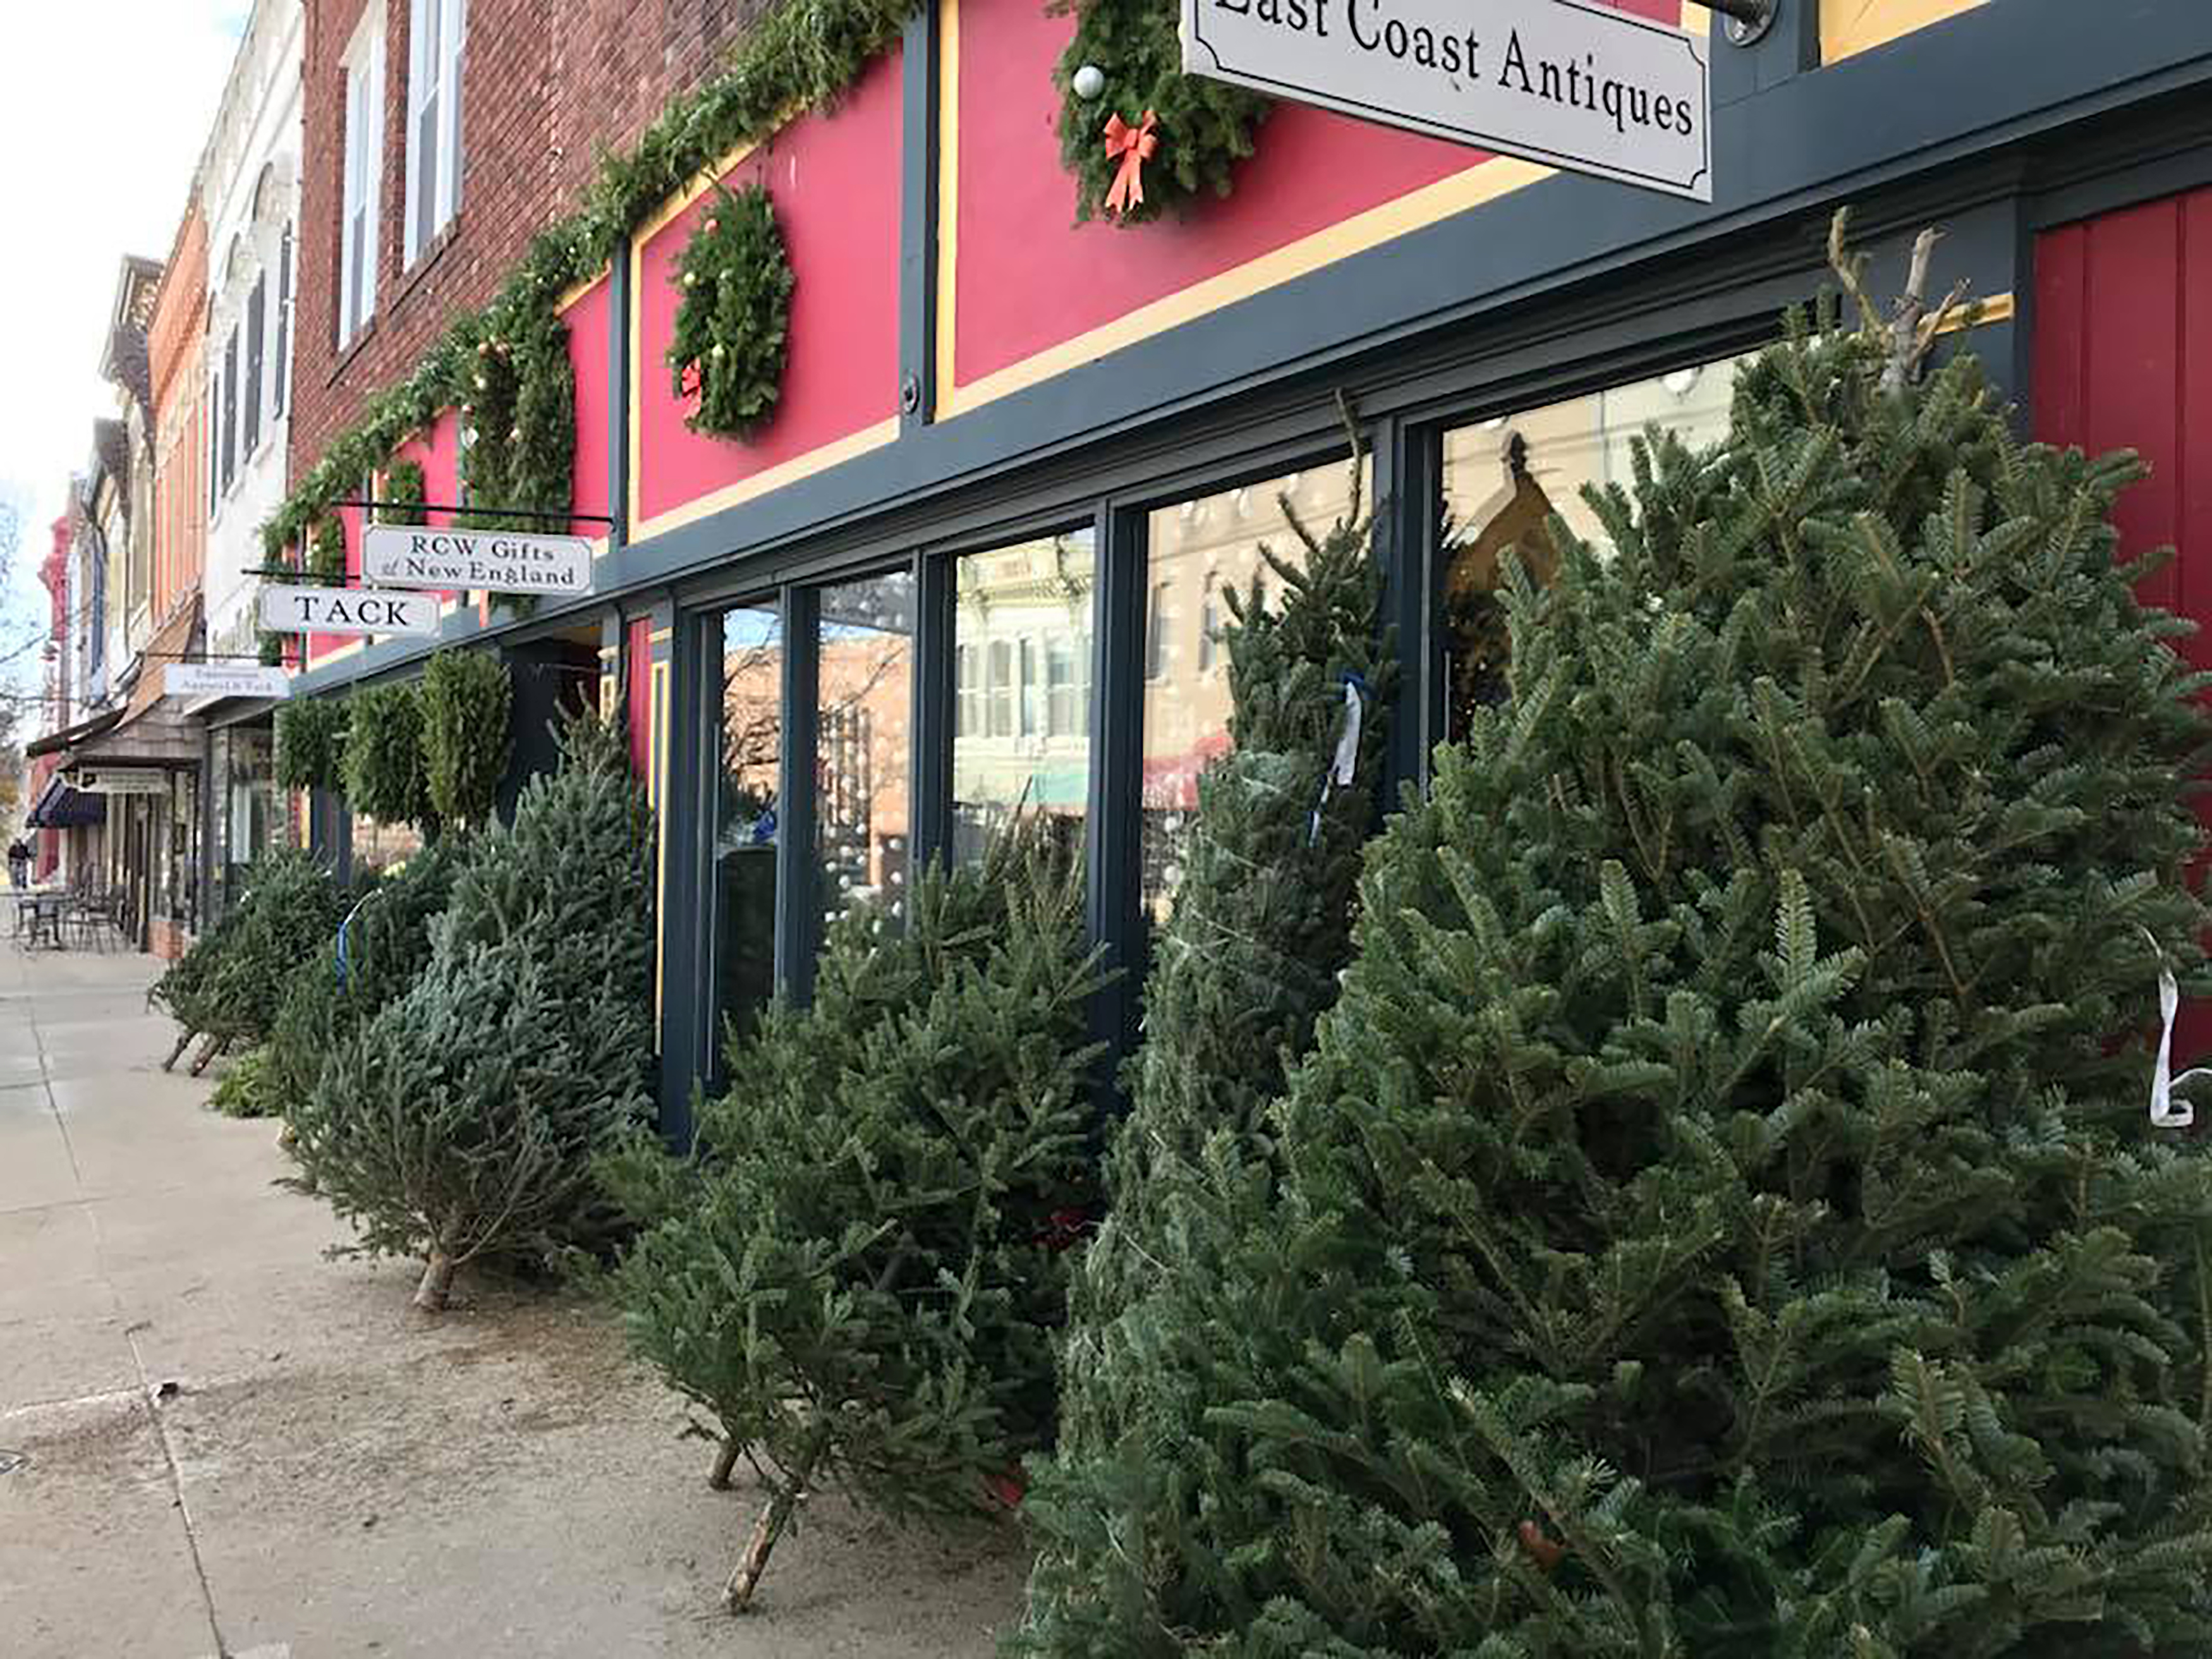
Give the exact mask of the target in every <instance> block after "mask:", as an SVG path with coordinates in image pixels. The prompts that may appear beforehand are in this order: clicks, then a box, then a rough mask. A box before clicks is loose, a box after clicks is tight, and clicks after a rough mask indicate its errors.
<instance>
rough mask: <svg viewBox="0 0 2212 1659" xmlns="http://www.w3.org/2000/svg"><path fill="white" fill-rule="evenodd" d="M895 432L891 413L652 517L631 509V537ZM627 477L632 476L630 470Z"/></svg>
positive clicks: (757, 491)
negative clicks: (641, 517) (642, 516)
mask: <svg viewBox="0 0 2212 1659" xmlns="http://www.w3.org/2000/svg"><path fill="white" fill-rule="evenodd" d="M898 435H899V422H898V417H897V416H896V415H894V416H892V417H891V418H890V420H888V421H878V422H877V423H876V424H875V425H873V426H870V427H863V428H860V431H858V432H854V433H852V434H849V435H847V436H845V437H842V438H839V439H836V441H832V442H830V443H826V444H821V445H817V447H814V448H812V449H810V450H808V451H807V452H806V453H805V454H804V455H794V456H793V457H792V458H791V459H789V460H787V461H786V462H784V463H783V464H782V465H780V466H772V467H769V469H768V470H767V471H764V472H756V473H754V474H753V476H752V477H750V478H740V479H738V481H737V483H732V484H725V485H723V486H722V488H721V489H714V490H709V491H708V493H707V494H706V495H697V496H694V497H693V498H692V499H691V500H690V501H685V502H684V504H683V505H682V506H680V507H670V508H669V509H668V511H666V512H665V513H659V514H657V515H656V516H654V517H653V518H650V519H647V520H642V521H635V508H633V520H634V522H633V527H632V528H631V531H630V537H631V539H633V540H635V541H643V540H645V539H646V538H647V537H649V536H658V535H661V534H663V533H664V532H667V531H671V530H675V529H678V528H679V527H680V526H684V525H687V524H690V523H691V522H692V521H693V520H695V519H703V518H705V517H706V516H707V514H708V513H719V512H720V511H721V510H722V509H723V508H724V507H735V506H736V505H737V504H738V502H740V501H751V500H753V499H754V498H755V497H757V496H760V495H767V494H768V493H769V491H771V490H775V489H782V488H783V487H784V486H785V485H786V484H789V483H797V482H798V481H799V479H801V478H804V477H811V475H812V474H814V473H817V472H820V471H824V470H825V469H827V468H829V467H833V466H836V465H839V464H840V463H841V462H844V461H849V460H851V459H853V458H854V456H856V455H865V454H866V453H868V452H869V451H870V450H872V449H881V448H882V447H884V445H885V444H888V443H894V442H896V441H897V439H898ZM631 476H632V477H633V478H635V476H636V475H635V474H634V473H633V474H632V475H631ZM633 487H634V486H633Z"/></svg>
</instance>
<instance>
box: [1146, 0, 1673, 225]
mask: <svg viewBox="0 0 2212 1659" xmlns="http://www.w3.org/2000/svg"><path fill="white" fill-rule="evenodd" d="M1705 45H1706V43H1705V41H1704V40H1700V39H1699V38H1698V37H1697V36H1695V35H1693V34H1691V33H1687V32H1686V31H1685V30H1682V29H1679V28H1675V27H1672V26H1670V25H1668V24H1665V23H1655V22H1653V21H1651V20H1650V19H1649V18H1646V17H1637V16H1633V15H1630V14H1629V13H1627V12H1621V11H1614V10H1613V9H1610V8H1608V7H1605V6H1599V5H1591V4H1588V3H1585V0H1480V3H1474V0H1182V66H1183V68H1184V69H1185V70H1187V71H1188V72H1190V73H1191V74H1194V75H1206V76H1212V77H1213V78H1214V79H1216V80H1219V81H1233V82H1236V83H1237V85H1239V86H1245V87H1251V88H1255V89H1257V90H1258V91H1261V92H1265V93H1272V94H1274V95H1275V96H1276V97H1279V98H1290V99H1295V100H1297V101H1299V102H1302V103H1308V104H1319V105H1321V106H1323V107H1325V108H1328V109H1334V110H1340V111H1342V112H1344V113H1345V114H1346V115H1357V116H1362V117H1364V118H1367V119H1368V120H1370V121H1380V122H1383V123H1384V124H1386V125H1390V126H1398V127H1407V128H1410V129H1412V130H1413V131H1415V132H1425V133H1429V134H1431V135H1432V136H1434V137H1439V138H1453V139H1457V140H1459V141H1460V142H1462V143H1469V144H1479V145H1480V146H1481V147H1482V148H1483V149H1492V150H1498V151H1500V152H1502V153H1503V154H1505V155H1519V156H1523V157H1526V158H1527V159H1528V160H1529V161H1542V162H1546V163H1548V164H1549V165H1551V166H1553V167H1564V168H1566V169H1567V170H1569V171H1571V172H1575V173H1595V174H1596V175H1597V176H1599V177H1600V178H1605V179H1619V180H1620V181H1621V182H1622V183H1624V184H1631V185H1643V186H1644V187H1645V188H1646V189H1650V190H1658V191H1667V192H1668V194H1670V195H1674V196H1686V197H1691V198H1692V200H1695V201H1699V202H1710V201H1711V200H1712V198H1713V170H1712V88H1711V82H1710V80H1709V79H1708V78H1707V75H1706V64H1705Z"/></svg>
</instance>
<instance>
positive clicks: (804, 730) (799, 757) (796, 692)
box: [775, 587, 822, 1002]
mask: <svg viewBox="0 0 2212 1659" xmlns="http://www.w3.org/2000/svg"><path fill="white" fill-rule="evenodd" d="M781 606H782V611H783V689H782V698H783V734H782V735H783V747H782V750H781V754H780V755H779V757H778V759H777V778H776V790H775V982H776V985H777V987H778V988H779V989H781V991H783V992H784V993H785V994H787V995H788V996H790V997H791V998H792V999H793V1000H795V1001H799V1002H804V1001H805V1000H806V998H807V996H808V994H810V993H811V991H812V990H813V988H814V952H815V949H816V942H817V939H818V937H819V935H820V932H821V927H820V923H821V900H820V896H819V895H818V894H817V891H816V887H817V881H816V866H817V863H818V862H819V860H817V857H816V855H815V840H816V838H815V833H814V805H815V801H814V796H815V787H814V786H815V772H814V750H815V738H816V735H817V728H818V727H819V726H820V725H821V709H820V707H819V702H820V700H819V699H818V698H817V696H816V695H815V689H816V680H817V672H816V670H817V665H818V664H819V660H820V657H821V644H822V641H821V629H820V628H819V627H818V626H817V623H818V622H819V620H820V618H821V614H822V592H821V590H820V589H819V588H816V587H786V588H785V589H784V590H783V593H782V599H781Z"/></svg>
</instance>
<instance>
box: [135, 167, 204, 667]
mask: <svg viewBox="0 0 2212 1659" xmlns="http://www.w3.org/2000/svg"><path fill="white" fill-rule="evenodd" d="M147 344H148V352H149V356H150V358H151V360H152V371H153V383H154V494H155V513H154V592H153V606H154V622H155V626H156V627H159V626H160V625H161V623H165V622H167V621H168V620H169V618H170V617H172V616H173V615H174V614H175V613H176V611H178V609H179V606H181V605H184V604H185V602H187V601H189V600H191V599H195V598H197V596H198V593H199V590H200V574H201V571H202V569H203V568H204V564H205V561H206V555H207V507H208V489H207V397H206V381H207V221H206V220H205V219H204V218H203V217H202V216H201V214H200V210H199V201H198V192H197V191H194V192H193V199H192V201H191V205H190V206H189V207H188V208H187V209H186V210H185V218H184V222H183V223H182V224H181V225H179V227H178V228H177V239H176V243H175V246H173V248H172V249H171V250H170V253H169V262H168V264H167V267H166V268H165V269H164V270H163V271H162V273H161V289H160V290H159V291H158V292H157V293H156V294H155V297H154V316H153V321H152V324H151V325H150V326H149V330H148V343H147Z"/></svg>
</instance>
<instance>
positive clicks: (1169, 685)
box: [1140, 462, 1352, 923]
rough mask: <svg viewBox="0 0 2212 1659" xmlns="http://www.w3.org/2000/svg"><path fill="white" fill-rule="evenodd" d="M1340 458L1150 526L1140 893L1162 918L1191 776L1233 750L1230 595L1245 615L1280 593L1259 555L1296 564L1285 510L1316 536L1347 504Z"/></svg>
mask: <svg viewBox="0 0 2212 1659" xmlns="http://www.w3.org/2000/svg"><path fill="white" fill-rule="evenodd" d="M1351 482H1352V481H1351V477H1350V473H1349V471H1348V470H1347V469H1346V467H1345V466H1344V465H1341V464H1339V463H1334V462H1331V463H1328V464H1325V465H1321V466H1316V467H1311V468H1308V469H1306V470H1304V471H1297V472H1291V473H1287V474H1285V475H1284V476H1283V477H1277V478H1270V479H1267V480H1266V481H1264V482H1261V483H1253V484H1249V485H1245V486H1243V487H1242V488H1239V489H1226V490H1223V491H1221V492H1220V493H1218V495H1203V496H1198V497H1195V498H1194V499H1192V500H1189V501H1177V502H1175V503H1173V504H1172V505H1170V506H1167V507H1159V508H1157V509H1156V510H1155V511H1154V512H1153V513H1152V516H1151V520H1150V521H1149V523H1148V525H1147V526H1146V558H1147V561H1148V567H1147V579H1148V590H1147V591H1148V592H1149V593H1150V596H1151V597H1150V601H1149V605H1148V611H1147V615H1146V641H1145V659H1146V677H1145V772H1144V784H1143V798H1142V801H1141V803H1140V804H1141V807H1142V811H1143V836H1142V845H1143V859H1144V871H1143V896H1144V906H1145V912H1146V915H1147V916H1148V917H1150V918H1151V919H1152V921H1154V922H1155V923H1157V922H1159V921H1164V920H1165V919H1166V916H1167V910H1168V904H1169V902H1170V900H1171V899H1172V897H1173V896H1174V894H1175V889H1176V883H1177V882H1179V881H1180V880H1181V879H1182V842H1183V837H1184V836H1185V835H1186V834H1187V833H1188V827H1189V820H1190V815H1191V812H1192V811H1193V809H1194V808H1195V807H1196V806H1197V805H1198V775H1199V774H1200V772H1201V771H1203V770H1204V769H1206V763H1207V762H1208V761H1210V760H1212V758H1213V757H1215V756H1217V755H1218V754H1221V753H1222V752H1224V751H1225V750H1227V748H1228V747H1229V676H1228V674H1227V672H1226V669H1227V667H1228V662H1229V653H1228V650H1227V647H1225V644H1224V643H1223V641H1222V637H1221V635H1222V629H1224V628H1225V627H1226V626H1227V625H1228V623H1229V621H1230V611H1229V601H1228V599H1227V597H1226V594H1227V592H1230V591H1234V592H1235V593H1236V594H1237V603H1238V604H1239V605H1243V607H1244V608H1245V609H1246V610H1248V611H1249V609H1250V607H1251V605H1252V604H1253V603H1254V600H1255V586H1256V599H1257V601H1258V603H1259V604H1260V605H1261V606H1263V607H1264V606H1265V605H1267V604H1268V603H1269V595H1270V594H1271V593H1273V592H1275V591H1276V588H1277V584H1276V582H1275V581H1274V580H1273V571H1272V569H1271V568H1270V567H1269V565H1268V564H1267V560H1266V558H1264V557H1262V556H1261V550H1262V549H1264V550H1266V552H1267V554H1270V555H1272V556H1273V557H1275V558H1277V559H1279V560H1280V561H1282V562H1283V563H1285V565H1288V566H1290V567H1291V568H1298V567H1299V566H1301V565H1303V564H1304V561H1305V548H1304V544H1303V543H1302V542H1300V540H1299V539H1298V536H1297V532H1296V531H1295V530H1293V529H1292V528H1291V520H1290V518H1289V517H1288V516H1286V515H1285V503H1286V502H1287V504H1288V510H1289V513H1291V514H1295V515H1296V518H1297V522H1298V523H1300V524H1302V525H1304V526H1305V527H1306V529H1307V530H1308V531H1309V532H1311V533H1312V534H1314V535H1315V536H1316V537H1318V536H1321V535H1324V534H1326V533H1327V532H1328V530H1329V528H1330V526H1333V525H1334V524H1335V523H1336V521H1337V520H1338V519H1339V518H1340V517H1341V516H1342V515H1343V514H1344V513H1345V512H1346V510H1347V509H1348V508H1349V507H1350V505H1351Z"/></svg>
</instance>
